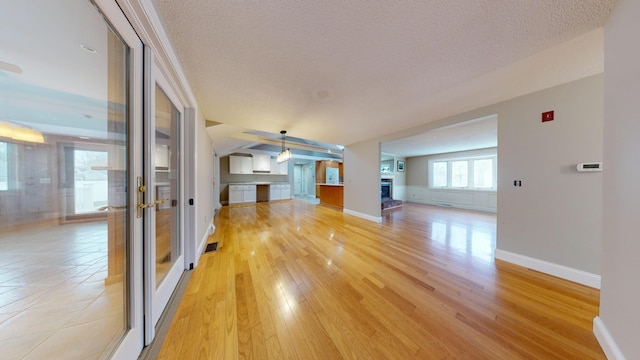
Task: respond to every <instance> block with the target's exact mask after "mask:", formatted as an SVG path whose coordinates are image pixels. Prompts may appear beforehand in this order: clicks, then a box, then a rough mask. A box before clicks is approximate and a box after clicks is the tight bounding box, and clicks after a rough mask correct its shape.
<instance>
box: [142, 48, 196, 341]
mask: <svg viewBox="0 0 640 360" xmlns="http://www.w3.org/2000/svg"><path fill="white" fill-rule="evenodd" d="M145 60H146V67H145V68H146V70H147V76H146V80H145V86H146V91H145V93H146V94H147V98H146V99H145V103H146V109H147V111H146V115H147V116H146V118H145V121H144V127H145V130H144V132H145V145H144V148H145V154H144V156H143V158H144V159H145V161H146V164H145V176H144V178H143V179H141V180H140V184H139V185H140V186H142V188H141V187H140V186H139V187H138V189H139V190H142V191H141V193H140V197H141V198H142V199H144V201H143V202H142V204H141V205H142V207H143V208H141V209H140V211H141V212H142V213H143V217H144V219H145V234H144V243H145V270H146V271H145V291H146V300H145V312H146V313H147V315H148V317H147V319H151V321H149V322H147V323H146V324H145V327H146V331H145V338H146V342H147V343H150V342H151V340H152V339H153V337H154V336H155V334H154V329H155V326H156V324H157V322H158V319H159V318H160V315H161V314H162V312H163V311H164V309H165V307H166V305H167V303H168V301H169V298H170V297H171V294H172V293H173V290H174V289H175V287H176V286H177V284H178V281H179V280H180V276H181V275H182V273H183V271H184V269H185V265H184V242H183V235H182V234H183V226H182V224H183V221H182V219H183V214H182V213H183V211H182V204H183V201H182V198H183V194H182V190H181V189H182V188H183V186H181V184H182V173H183V167H182V151H181V149H182V140H181V139H182V128H183V114H184V108H183V107H182V106H181V105H180V102H179V100H178V98H177V96H176V95H175V93H174V92H173V91H172V90H171V87H170V86H169V83H168V82H167V80H166V79H165V78H164V77H163V75H162V74H161V72H160V70H159V68H158V67H157V66H156V65H155V63H154V62H153V55H152V52H151V51H150V49H148V48H147V49H146V51H145Z"/></svg>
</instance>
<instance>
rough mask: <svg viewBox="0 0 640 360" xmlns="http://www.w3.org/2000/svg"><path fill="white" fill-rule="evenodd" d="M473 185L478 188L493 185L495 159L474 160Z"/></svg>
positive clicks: (488, 187)
mask: <svg viewBox="0 0 640 360" xmlns="http://www.w3.org/2000/svg"><path fill="white" fill-rule="evenodd" d="M473 187H474V188H476V189H491V188H492V187H493V159H482V160H473Z"/></svg>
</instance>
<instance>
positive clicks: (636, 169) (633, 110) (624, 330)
mask: <svg viewBox="0 0 640 360" xmlns="http://www.w3.org/2000/svg"><path fill="white" fill-rule="evenodd" d="M638 14H640V1H637V0H619V1H618V4H617V5H616V7H615V9H614V11H613V13H612V15H611V17H610V18H609V22H608V23H607V25H606V27H605V87H604V103H605V104H604V106H605V110H604V114H605V116H604V118H605V121H604V160H605V162H604V205H603V220H604V226H603V229H604V230H603V256H602V263H603V264H602V288H601V293H600V317H599V319H598V320H596V322H595V327H594V331H595V332H596V335H597V336H598V340H599V341H600V344H601V345H602V346H603V349H604V350H605V353H606V354H607V356H608V357H609V358H610V359H622V358H623V356H624V357H626V358H627V359H640V342H639V341H638V330H639V329H640V282H638V275H639V274H640V261H639V260H638V254H640V241H638V213H639V212H638V207H639V205H640V191H638V185H637V184H636V183H635V181H636V180H637V179H639V178H640V166H639V165H638V163H637V161H638V155H639V154H640V141H639V140H638V135H639V134H640V43H639V42H638V34H640V22H639V21H638Z"/></svg>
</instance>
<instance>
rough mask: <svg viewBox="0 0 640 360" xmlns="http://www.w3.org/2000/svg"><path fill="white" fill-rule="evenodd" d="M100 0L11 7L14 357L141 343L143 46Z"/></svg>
mask: <svg viewBox="0 0 640 360" xmlns="http://www.w3.org/2000/svg"><path fill="white" fill-rule="evenodd" d="M96 2H97V3H98V4H99V6H100V8H101V11H98V9H97V8H96V5H93V3H92V2H90V1H71V2H66V3H65V6H60V4H58V3H55V2H49V1H42V0H23V1H13V2H6V3H5V4H3V9H2V11H1V12H0V34H2V35H0V38H1V39H2V47H0V219H1V220H0V349H2V355H0V357H2V358H3V359H4V358H7V359H22V358H30V359H31V358H33V359H53V358H55V359H107V358H110V357H114V358H135V357H137V355H138V354H139V352H140V350H141V348H142V345H143V342H142V335H143V333H142V331H143V324H142V322H141V319H142V316H141V314H142V306H141V305H136V304H141V303H142V296H141V295H142V293H141V291H136V286H137V287H139V288H140V289H141V288H142V283H141V279H142V266H141V265H140V262H139V261H137V262H136V260H135V259H136V256H137V257H138V258H141V257H142V251H141V246H140V250H135V249H136V246H134V244H135V242H134V241H133V238H134V236H135V235H134V234H136V233H137V234H138V235H137V236H138V240H139V241H138V242H141V241H140V240H141V235H142V221H136V220H135V211H132V210H133V209H131V208H130V206H129V205H130V204H131V203H132V202H131V200H130V199H133V196H134V195H135V194H132V193H131V192H130V191H129V189H130V188H131V179H132V178H133V177H134V173H135V171H138V172H141V170H142V165H141V162H140V161H139V160H136V159H135V157H133V156H131V155H132V154H133V153H134V151H133V148H132V146H133V145H135V144H136V142H135V141H133V140H132V133H131V131H130V130H131V129H132V128H133V127H134V126H133V125H134V122H135V121H138V122H139V123H140V124H141V118H140V117H138V118H137V119H136V118H135V116H136V115H135V114H136V113H137V112H140V109H141V103H140V102H139V100H138V102H139V103H138V104H137V105H136V104H135V101H134V97H133V96H132V93H133V92H135V91H139V92H140V93H141V92H142V88H141V82H138V83H137V85H135V84H136V77H135V76H133V75H135V74H136V73H138V74H140V73H141V67H142V61H141V60H142V57H141V56H142V53H141V50H142V45H141V43H140V41H139V39H138V38H137V36H135V33H134V32H133V30H132V29H131V27H130V25H129V24H128V23H127V22H126V19H125V18H124V16H123V15H122V13H121V11H120V10H119V9H118V7H117V5H116V4H115V3H114V2H113V1H102V0H96ZM103 14H104V15H103ZM104 16H108V17H109V20H106V18H105V17H104ZM114 23H117V24H118V28H119V29H123V30H122V31H124V32H120V31H116V30H115V27H114V25H113V24H114ZM80 35H81V36H80ZM123 36H124V37H123ZM80 41H81V42H80ZM24 44H29V46H28V48H27V47H25V46H24ZM136 61H137V62H136ZM5 64H10V65H12V66H6V65H5ZM136 64H138V65H137V66H138V70H136V69H135V67H136ZM136 106H137V107H136ZM135 109H137V110H138V111H137V112H136V111H135ZM135 146H140V145H135ZM140 147H141V146H140ZM130 158H131V161H129V159H130ZM136 168H138V170H135V169H136ZM136 278H137V279H138V280H136V281H137V283H135V284H134V280H133V279H136ZM125 347H126V349H125Z"/></svg>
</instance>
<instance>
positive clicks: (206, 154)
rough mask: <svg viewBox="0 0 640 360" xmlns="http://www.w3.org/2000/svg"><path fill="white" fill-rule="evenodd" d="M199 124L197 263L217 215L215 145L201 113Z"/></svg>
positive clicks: (197, 137) (197, 149) (197, 152)
mask: <svg viewBox="0 0 640 360" xmlns="http://www.w3.org/2000/svg"><path fill="white" fill-rule="evenodd" d="M197 114H198V117H197V122H196V126H195V132H196V135H195V136H196V159H195V176H196V194H195V197H194V206H195V207H196V231H195V239H193V240H194V241H196V246H195V250H196V259H195V260H196V261H195V264H194V265H197V261H198V259H199V257H200V255H202V252H203V249H204V246H206V242H207V237H208V235H209V227H210V226H211V225H212V224H213V216H214V213H215V206H216V201H215V197H214V186H213V184H214V181H215V180H214V162H213V160H214V156H213V144H212V142H211V138H210V137H209V134H208V133H207V131H206V129H205V127H206V125H205V119H204V116H202V114H201V113H200V112H198V113H197Z"/></svg>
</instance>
